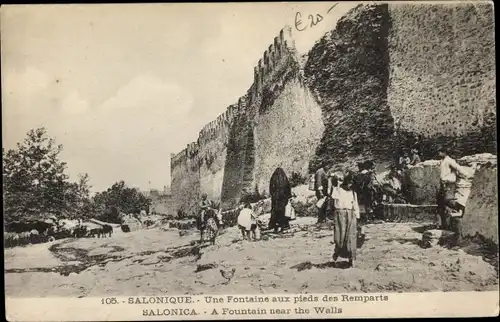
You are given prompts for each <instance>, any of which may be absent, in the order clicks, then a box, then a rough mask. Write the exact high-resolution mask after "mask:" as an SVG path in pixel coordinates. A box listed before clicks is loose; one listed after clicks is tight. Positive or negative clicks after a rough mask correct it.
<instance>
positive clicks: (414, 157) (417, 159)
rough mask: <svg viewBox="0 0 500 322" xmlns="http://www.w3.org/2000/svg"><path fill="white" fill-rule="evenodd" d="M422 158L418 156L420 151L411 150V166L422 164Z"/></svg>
mask: <svg viewBox="0 0 500 322" xmlns="http://www.w3.org/2000/svg"><path fill="white" fill-rule="evenodd" d="M420 162H421V160H420V156H419V155H418V150H417V149H412V150H411V160H410V165H416V164H417V163H420Z"/></svg>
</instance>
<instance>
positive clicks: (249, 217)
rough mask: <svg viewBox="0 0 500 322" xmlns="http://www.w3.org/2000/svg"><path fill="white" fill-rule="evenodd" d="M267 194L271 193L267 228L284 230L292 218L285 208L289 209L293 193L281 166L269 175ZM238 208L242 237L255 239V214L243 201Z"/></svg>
mask: <svg viewBox="0 0 500 322" xmlns="http://www.w3.org/2000/svg"><path fill="white" fill-rule="evenodd" d="M269 194H270V195H271V218H270V220H269V224H268V227H267V230H272V231H273V232H274V233H280V232H285V231H287V230H288V229H289V228H290V221H291V220H293V218H291V217H290V216H289V215H288V214H287V209H288V210H290V209H291V207H292V205H291V203H292V199H293V198H294V197H295V195H294V194H293V193H292V186H291V184H290V181H289V180H288V177H287V175H286V173H285V171H284V170H283V169H282V168H279V167H278V168H276V170H275V171H274V172H273V174H272V175H271V179H270V182H269ZM240 208H242V209H241V211H240V213H239V215H238V227H239V229H240V230H241V233H242V236H243V238H244V239H248V240H251V239H257V238H258V236H257V235H258V232H259V227H258V222H257V216H256V215H255V213H254V212H253V211H252V207H251V205H250V203H244V204H242V205H241V206H240Z"/></svg>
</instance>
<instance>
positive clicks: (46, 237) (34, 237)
mask: <svg viewBox="0 0 500 322" xmlns="http://www.w3.org/2000/svg"><path fill="white" fill-rule="evenodd" d="M40 230H42V229H40V228H39V229H31V230H30V231H21V232H5V233H4V243H5V244H4V245H5V247H15V246H23V245H28V244H39V243H46V242H50V241H54V240H56V239H62V238H69V237H74V238H83V237H97V238H101V237H102V238H105V237H111V235H112V234H113V227H112V226H110V225H102V226H101V227H100V228H91V229H89V228H88V227H87V226H85V225H78V226H75V227H74V228H69V229H68V228H65V227H57V226H50V227H47V228H44V229H43V230H42V231H41V232H40Z"/></svg>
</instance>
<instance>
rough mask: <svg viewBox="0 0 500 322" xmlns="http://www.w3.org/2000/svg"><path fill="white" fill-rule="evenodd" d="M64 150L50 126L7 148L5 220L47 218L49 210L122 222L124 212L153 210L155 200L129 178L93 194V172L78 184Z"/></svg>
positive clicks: (65, 216)
mask: <svg viewBox="0 0 500 322" xmlns="http://www.w3.org/2000/svg"><path fill="white" fill-rule="evenodd" d="M62 150H63V146H62V145H60V144H59V145H57V144H56V142H55V140H54V139H53V138H51V137H49V136H48V135H47V130H46V129H45V128H39V129H33V130H30V131H29V132H28V133H27V136H26V138H25V139H24V141H23V142H22V143H18V144H17V146H16V148H14V149H10V150H8V151H5V150H2V156H3V160H4V166H3V182H4V223H6V224H8V223H11V222H13V221H22V220H24V221H26V220H43V219H45V217H47V216H48V215H49V214H51V215H56V217H58V218H61V217H64V218H69V219H76V218H81V219H88V218H90V217H97V218H99V219H101V220H104V221H111V222H119V212H125V213H139V212H140V211H141V210H146V211H147V210H148V209H149V206H150V204H151V201H150V200H149V199H148V198H146V197H145V196H144V195H143V194H142V193H141V192H139V191H138V190H137V189H133V188H128V187H127V186H126V185H125V182H123V181H120V182H117V183H115V184H113V185H112V186H111V187H110V188H109V189H107V190H106V191H103V192H100V193H97V194H96V195H95V196H94V197H93V198H91V197H90V188H91V187H90V186H89V176H88V175H87V174H81V175H80V176H79V179H78V181H77V182H71V181H69V176H68V175H67V174H66V163H65V162H63V161H61V160H60V158H59V155H60V153H61V152H62Z"/></svg>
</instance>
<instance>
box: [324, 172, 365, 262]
mask: <svg viewBox="0 0 500 322" xmlns="http://www.w3.org/2000/svg"><path fill="white" fill-rule="evenodd" d="M331 182H332V184H331V189H330V195H331V197H332V199H333V208H334V215H333V222H334V228H333V239H334V242H335V249H334V252H333V261H334V262H336V261H337V259H338V257H339V256H340V257H344V258H348V259H349V265H350V267H354V261H355V260H356V248H357V233H358V229H357V221H358V219H359V218H360V212H359V204H358V196H357V194H356V192H354V191H353V189H352V183H353V176H352V175H351V174H348V175H347V176H345V178H344V176H343V175H342V174H334V175H333V177H332V178H331Z"/></svg>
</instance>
